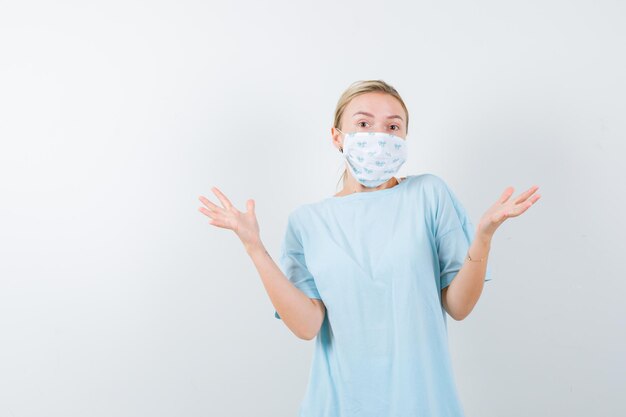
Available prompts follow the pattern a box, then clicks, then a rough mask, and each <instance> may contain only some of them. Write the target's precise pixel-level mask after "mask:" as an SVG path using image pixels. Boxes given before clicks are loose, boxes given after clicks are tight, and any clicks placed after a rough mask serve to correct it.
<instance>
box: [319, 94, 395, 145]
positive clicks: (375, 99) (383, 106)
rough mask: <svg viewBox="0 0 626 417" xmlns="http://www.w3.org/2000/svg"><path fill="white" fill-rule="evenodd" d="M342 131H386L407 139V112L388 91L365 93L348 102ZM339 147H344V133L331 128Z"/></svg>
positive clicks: (335, 142)
mask: <svg viewBox="0 0 626 417" xmlns="http://www.w3.org/2000/svg"><path fill="white" fill-rule="evenodd" d="M339 128H340V129H341V131H342V132H344V133H350V132H384V133H391V134H392V135H396V136H399V137H401V138H402V139H406V114H405V113H404V108H403V107H402V105H401V104H400V102H399V101H398V100H397V99H396V98H395V97H393V96H392V95H389V94H387V93H380V92H374V93H365V94H361V95H358V96H356V97H355V98H353V99H352V101H350V103H348V105H347V106H346V108H345V109H344V112H343V116H342V117H341V126H339ZM331 135H332V137H333V143H334V145H335V147H337V149H339V148H340V147H343V135H342V134H341V132H339V131H338V130H337V129H335V128H334V127H333V128H332V129H331Z"/></svg>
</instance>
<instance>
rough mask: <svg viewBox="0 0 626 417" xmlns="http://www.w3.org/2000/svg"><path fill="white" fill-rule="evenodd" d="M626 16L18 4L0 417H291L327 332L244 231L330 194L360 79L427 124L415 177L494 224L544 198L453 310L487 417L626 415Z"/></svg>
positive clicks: (345, 6) (1, 127)
mask: <svg viewBox="0 0 626 417" xmlns="http://www.w3.org/2000/svg"><path fill="white" fill-rule="evenodd" d="M625 18H626V7H625V6H624V3H623V2H618V1H597V0H596V1H585V2H582V1H548V0H542V1H525V2H501V1H478V2H477V1H474V2H468V1H453V2H408V1H406V2H398V1H396V2H388V1H386V2H373V1H363V0H360V1H346V2H336V1H332V2H331V1H315V2H306V3H304V2H294V1H286V0H285V1H229V2H217V1H213V2H202V1H180V0H178V1H168V2H155V1H143V2H142V1H137V0H125V1H107V2H104V1H102V2H82V1H64V2H43V1H39V2H9V1H3V2H2V7H1V9H0V139H1V148H0V200H1V205H0V251H1V253H0V417H5V416H6V417H17V416H19V417H31V416H32V417H35V416H37V417H39V416H44V415H45V416H49V417H56V416H63V417H74V416H75V417H83V416H115V417H122V416H129V417H130V416H150V417H157V416H208V415H212V416H295V415H296V412H297V408H298V406H299V404H300V401H301V399H302V397H303V395H304V389H305V387H306V382H307V378H308V371H309V366H310V359H311V354H312V352H313V346H314V343H313V341H303V340H300V339H298V338H296V337H295V336H294V335H293V334H292V333H291V332H290V331H289V329H288V328H287V327H285V326H284V324H283V322H282V321H280V320H277V319H276V318H274V316H273V312H274V309H273V306H272V304H271V303H270V301H269V298H268V297H267V294H266V293H265V290H264V288H263V286H262V283H261V281H260V278H259V277H258V275H257V273H256V270H255V268H254V265H253V264H252V262H251V261H250V259H249V258H248V257H247V255H246V253H245V251H244V249H243V247H242V245H241V243H240V241H239V240H238V239H237V237H236V236H235V234H234V233H233V232H232V231H229V230H225V229H219V228H216V227H214V226H212V225H210V224H209V223H208V218H206V217H205V216H204V215H202V214H201V213H199V211H198V210H197V209H198V207H199V206H200V203H199V201H198V196H199V195H205V196H207V197H209V198H211V199H212V201H214V202H217V199H216V198H215V196H214V195H213V194H212V193H211V191H210V187H211V186H217V187H218V188H220V189H221V190H222V191H223V192H224V193H225V194H226V195H227V196H228V197H229V198H230V199H231V201H232V202H233V203H234V204H236V205H237V207H239V208H240V209H242V210H243V209H245V201H246V200H247V199H248V198H253V199H255V201H256V206H257V216H258V219H259V222H260V226H261V236H262V238H263V241H264V242H265V245H266V247H267V248H268V250H269V251H270V253H271V254H272V255H273V256H274V257H275V258H276V255H277V254H278V250H279V245H280V240H281V238H282V235H283V233H284V228H285V226H286V218H287V215H288V214H289V212H290V211H291V210H293V209H294V208H295V207H296V206H298V205H300V204H304V203H309V202H314V201H317V200H319V199H321V198H324V197H328V196H330V195H332V194H334V193H335V192H336V191H337V190H338V189H337V188H335V184H336V183H337V180H338V178H339V176H340V174H341V172H342V168H343V163H342V161H341V159H340V154H339V153H338V152H337V151H336V149H335V148H334V147H332V145H331V141H330V127H331V125H332V118H333V112H334V108H335V104H336V102H337V99H338V98H339V95H340V94H341V93H342V92H343V90H344V89H345V88H346V87H347V86H348V85H349V84H350V83H351V82H353V81H356V80H360V79H378V78H380V79H383V80H385V81H387V82H389V83H390V84H392V85H393V86H395V87H396V88H397V89H398V90H399V92H400V94H401V95H402V96H403V98H404V99H405V101H406V103H407V105H408V108H409V111H410V125H409V140H410V148H409V149H410V150H409V160H408V161H407V163H406V164H405V165H404V167H403V168H402V170H401V172H400V175H406V174H418V173H423V172H431V173H434V174H437V175H439V176H441V177H442V178H443V179H444V180H446V182H447V183H448V184H449V185H450V186H451V187H452V188H453V190H455V192H456V193H457V195H458V196H459V198H460V199H461V201H462V202H463V204H464V205H465V207H466V208H467V210H468V212H469V213H470V214H471V217H472V219H473V220H474V222H477V220H478V219H479V218H480V216H481V215H482V213H483V212H484V210H486V209H487V207H489V205H491V204H492V203H493V202H494V201H495V200H496V199H497V198H498V197H499V196H500V193H501V192H502V191H503V190H504V189H505V188H506V187H507V186H509V185H512V186H514V187H515V189H516V191H515V192H516V195H517V193H519V192H521V191H523V190H525V189H526V188H528V187H530V186H531V185H533V184H537V185H539V186H540V189H539V191H538V192H539V193H540V194H541V195H542V198H541V199H540V200H539V202H538V203H537V205H535V206H533V207H531V209H529V210H528V211H527V212H526V213H525V214H523V215H522V216H520V217H518V218H514V219H510V220H507V222H506V223H505V224H504V225H502V227H501V228H500V229H499V230H498V231H497V233H496V235H495V237H494V241H493V244H492V251H491V255H490V265H491V268H492V271H493V278H494V279H493V281H490V282H489V283H487V284H486V285H485V289H484V291H483V294H482V297H481V299H480V300H479V302H478V304H477V306H476V308H475V309H474V311H473V312H472V314H471V315H470V316H469V317H468V318H467V319H465V320H463V321H461V322H455V321H454V320H452V319H449V320H448V329H449V338H450V346H451V350H452V354H453V364H454V368H455V373H456V377H457V385H458V390H459V392H460V395H461V397H462V402H463V404H464V408H465V410H466V414H467V416H468V417H479V416H480V417H496V416H503V415H506V416H508V417H517V416H520V417H521V416H551V417H552V416H568V417H574V416H581V417H582V416H585V417H587V416H590V415H594V416H617V415H625V414H626V406H625V405H624V401H623V393H624V392H626V379H625V378H624V375H625V374H626V372H625V371H626V366H625V365H626V364H625V362H626V360H625V357H626V355H625V354H624V353H625V349H624V342H625V338H624V334H625V333H624V328H625V326H624V325H625V319H624V317H625V313H626V309H625V307H624V290H625V289H626V284H625V283H624V282H625V281H624V278H625V274H624V264H623V262H622V260H623V259H624V255H623V252H624V249H625V248H626V246H625V245H624V243H623V242H624V241H623V235H624V231H626V228H625V227H624V226H625V225H624V223H625V220H624V219H625V216H624V207H625V198H624V192H623V191H624V180H625V179H626V175H625V172H624V167H623V164H622V165H621V166H620V163H622V161H623V159H624V157H625V156H626V153H625V150H626V146H625V144H624V142H625V140H626V122H625V117H624V115H625V114H626V100H625V99H624V97H625V94H626V88H625V87H626V82H625V80H624V74H625V73H626V59H625V57H624V50H625V47H626V26H625V25H624V20H625Z"/></svg>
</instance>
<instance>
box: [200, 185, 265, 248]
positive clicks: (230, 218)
mask: <svg viewBox="0 0 626 417" xmlns="http://www.w3.org/2000/svg"><path fill="white" fill-rule="evenodd" d="M211 191H213V193H214V194H215V195H216V196H217V198H218V199H219V200H220V202H221V203H222V207H220V206H218V205H217V204H214V203H213V202H211V201H210V200H209V199H208V198H206V197H204V196H200V197H199V200H200V201H201V202H202V203H203V204H204V205H205V207H200V208H199V209H198V210H199V211H200V212H201V213H203V214H205V215H206V216H208V217H209V218H210V219H211V220H210V221H209V223H210V224H212V225H214V226H217V227H221V228H224V229H230V230H232V231H234V232H235V233H236V234H237V236H238V237H239V239H241V241H242V243H243V244H244V245H246V246H249V245H253V244H255V243H257V242H259V240H260V236H259V223H258V222H257V219H256V214H255V211H254V200H251V199H250V200H248V201H247V202H246V208H247V210H248V211H246V212H241V211H239V210H237V208H235V206H234V205H233V204H232V203H231V202H230V200H229V199H228V198H226V196H225V195H224V194H223V193H222V192H221V191H220V190H219V189H218V188H217V187H212V188H211Z"/></svg>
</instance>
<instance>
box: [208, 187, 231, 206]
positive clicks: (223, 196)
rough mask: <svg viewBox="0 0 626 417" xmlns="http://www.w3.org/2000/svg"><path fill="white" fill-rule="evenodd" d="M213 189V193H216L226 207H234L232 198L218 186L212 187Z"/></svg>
mask: <svg viewBox="0 0 626 417" xmlns="http://www.w3.org/2000/svg"><path fill="white" fill-rule="evenodd" d="M211 191H213V194H215V195H216V196H217V198H219V200H220V201H221V202H222V205H223V206H224V208H225V209H230V208H231V207H233V203H231V202H230V200H229V199H228V198H226V196H225V195H224V194H223V193H222V192H221V191H220V190H219V189H218V188H217V187H211Z"/></svg>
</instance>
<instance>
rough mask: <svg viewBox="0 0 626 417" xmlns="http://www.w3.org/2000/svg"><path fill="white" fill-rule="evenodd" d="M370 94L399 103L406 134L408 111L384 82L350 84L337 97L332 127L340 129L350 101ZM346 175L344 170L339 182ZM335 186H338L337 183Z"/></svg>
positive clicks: (372, 81) (366, 81) (400, 98)
mask: <svg viewBox="0 0 626 417" xmlns="http://www.w3.org/2000/svg"><path fill="white" fill-rule="evenodd" d="M371 92H380V93H386V94H389V95H391V96H393V97H395V98H396V99H397V100H398V101H399V102H400V104H401V105H402V108H403V109H404V113H406V130H407V132H408V130H409V111H408V110H407V108H406V105H405V104H404V101H403V100H402V97H400V94H399V93H398V91H397V90H396V89H395V88H393V87H392V86H391V85H389V84H387V83H386V82H384V81H383V80H361V81H355V82H353V83H352V84H350V86H349V87H348V88H347V89H346V91H344V92H343V94H342V95H341V97H339V101H338V102H337V107H336V108H335V120H334V122H333V126H334V127H335V128H341V126H340V125H341V118H342V117H343V112H344V110H345V109H346V106H347V105H348V104H349V103H350V101H352V99H353V98H355V97H356V96H359V95H361V94H365V93H371ZM347 173H348V169H347V168H346V169H344V171H343V174H342V175H341V178H339V181H344V180H345V178H346V174H347ZM337 184H339V182H338V183H337Z"/></svg>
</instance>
